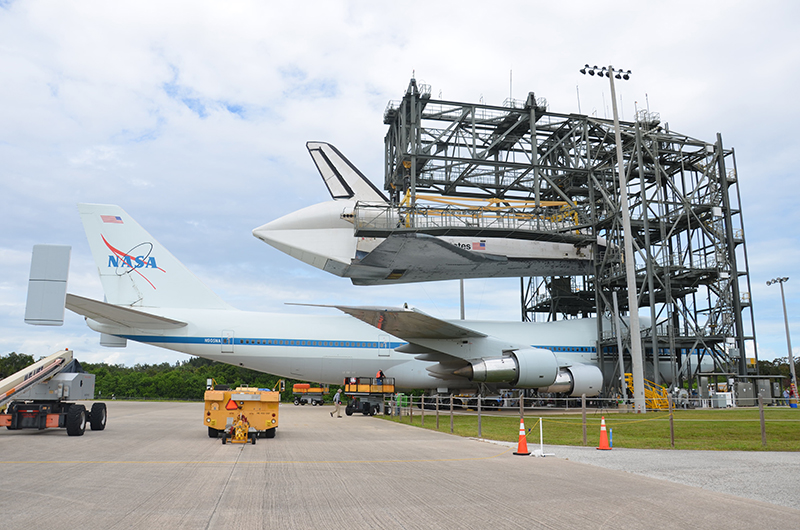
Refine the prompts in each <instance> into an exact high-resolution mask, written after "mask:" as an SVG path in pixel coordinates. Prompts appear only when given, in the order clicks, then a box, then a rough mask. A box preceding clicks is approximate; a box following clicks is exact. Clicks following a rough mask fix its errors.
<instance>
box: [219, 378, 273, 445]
mask: <svg viewBox="0 0 800 530" xmlns="http://www.w3.org/2000/svg"><path fill="white" fill-rule="evenodd" d="M280 401H281V394H280V392H279V391H277V390H272V389H269V388H253V387H241V386H240V387H238V388H236V389H234V390H230V389H228V388H227V387H222V386H219V385H212V386H211V388H210V389H208V390H206V393H205V411H204V414H203V420H204V422H205V424H206V427H208V436H209V437H210V438H218V437H219V436H220V435H222V443H225V441H226V440H228V439H230V441H231V442H248V441H251V442H252V443H256V441H255V440H256V438H274V437H275V430H276V429H277V428H278V405H279V404H280Z"/></svg>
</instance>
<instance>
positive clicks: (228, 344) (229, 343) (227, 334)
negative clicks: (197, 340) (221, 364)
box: [222, 329, 234, 353]
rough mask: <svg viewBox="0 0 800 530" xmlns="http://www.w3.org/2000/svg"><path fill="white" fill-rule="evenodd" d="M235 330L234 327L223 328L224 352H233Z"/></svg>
mask: <svg viewBox="0 0 800 530" xmlns="http://www.w3.org/2000/svg"><path fill="white" fill-rule="evenodd" d="M233 341H234V336H233V330H232V329H223V330H222V353H233Z"/></svg>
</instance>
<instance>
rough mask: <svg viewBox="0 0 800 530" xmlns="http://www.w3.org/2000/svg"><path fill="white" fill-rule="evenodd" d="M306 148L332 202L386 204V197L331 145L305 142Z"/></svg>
mask: <svg viewBox="0 0 800 530" xmlns="http://www.w3.org/2000/svg"><path fill="white" fill-rule="evenodd" d="M306 148H307V149H308V152H309V154H310V155H311V158H312V159H314V164H316V165H317V169H318V170H319V174H320V175H322V180H323V181H324V182H325V185H326V186H327V187H328V191H329V192H330V194H331V197H333V198H334V200H339V199H346V200H356V201H366V202H388V200H387V198H386V196H385V195H384V194H383V193H381V191H380V190H379V189H378V188H376V187H375V185H374V184H372V182H370V181H369V180H368V179H367V177H365V176H364V174H363V173H361V172H360V171H359V170H358V168H356V166H354V165H353V164H352V163H351V162H350V161H349V160H348V159H347V158H345V156H344V155H343V154H342V153H341V152H339V150H338V149H336V148H335V147H334V146H332V145H331V144H328V143H325V142H307V143H306Z"/></svg>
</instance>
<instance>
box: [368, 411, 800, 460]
mask: <svg viewBox="0 0 800 530" xmlns="http://www.w3.org/2000/svg"><path fill="white" fill-rule="evenodd" d="M380 417H381V418H386V419H387V420H389V421H395V422H398V423H405V424H409V417H408V416H403V417H400V418H398V417H388V416H380ZM539 417H540V416H539V415H538V413H537V412H536V411H526V416H525V427H526V430H528V433H527V441H528V443H529V444H532V443H534V444H538V443H539V425H538V421H539ZM541 417H542V418H543V420H542V421H543V424H542V428H543V436H544V443H545V444H550V445H583V430H582V419H581V414H580V413H578V414H557V415H554V414H552V413H549V411H548V413H547V415H542V416H541ZM764 418H765V423H766V433H767V445H766V447H763V446H762V443H761V424H760V422H759V413H758V409H749V408H747V409H742V408H739V409H725V410H676V411H675V412H674V428H675V449H700V450H716V451H721V450H728V451H763V450H766V451H800V411H798V410H797V409H777V408H776V409H772V408H769V409H765V411H764ZM605 419H606V428H607V429H610V430H612V431H613V444H614V447H627V448H636V449H670V435H669V413H668V412H648V413H647V414H617V413H613V414H607V415H606V416H605ZM421 423H422V422H421V414H420V410H419V409H414V415H413V418H412V420H411V424H412V425H414V426H417V427H424V428H425V429H432V430H435V429H436V417H435V415H434V412H433V411H425V424H424V426H423V425H421ZM439 431H441V432H447V433H449V432H450V415H449V412H443V411H440V413H439ZM453 433H454V434H456V435H458V436H478V418H477V415H475V414H474V413H473V414H470V415H455V416H454V417H453ZM481 436H482V437H483V438H487V439H490V440H501V441H507V442H517V441H518V440H519V416H488V415H483V416H482V418H481ZM599 439H600V414H599V413H595V412H594V411H591V412H587V415H586V440H587V445H588V446H590V447H592V446H597V444H598V443H599Z"/></svg>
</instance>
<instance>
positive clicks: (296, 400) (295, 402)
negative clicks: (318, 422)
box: [294, 398, 300, 406]
mask: <svg viewBox="0 0 800 530" xmlns="http://www.w3.org/2000/svg"><path fill="white" fill-rule="evenodd" d="M294 404H295V406H297V405H299V404H300V400H299V399H297V398H295V400H294Z"/></svg>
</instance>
